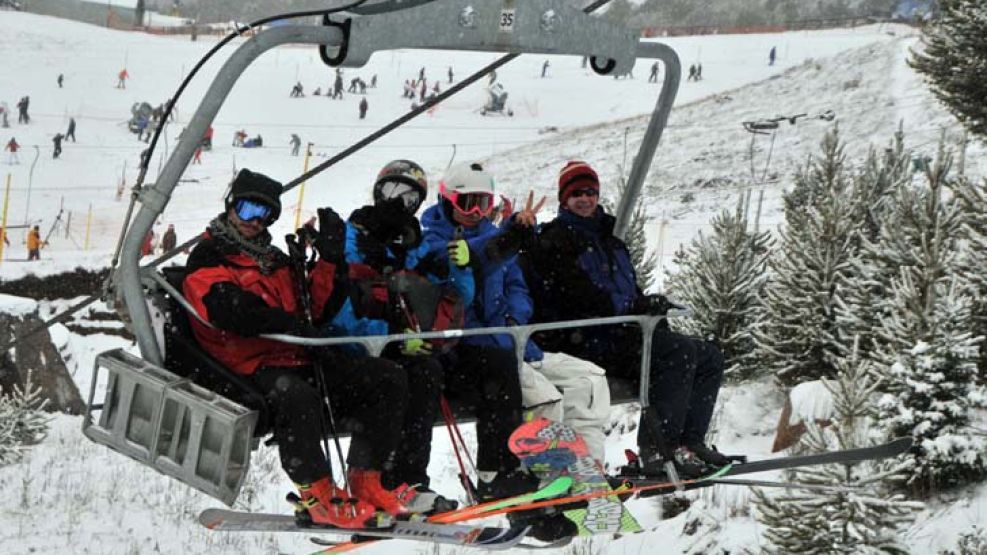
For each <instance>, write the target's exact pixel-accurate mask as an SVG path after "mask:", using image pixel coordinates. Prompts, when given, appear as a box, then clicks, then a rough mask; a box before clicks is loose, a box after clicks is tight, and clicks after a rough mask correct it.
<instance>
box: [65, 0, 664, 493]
mask: <svg viewBox="0 0 987 555" xmlns="http://www.w3.org/2000/svg"><path fill="white" fill-rule="evenodd" d="M352 11H353V12H355V13H354V14H351V17H347V18H345V19H339V18H338V17H329V16H328V15H327V16H326V19H325V22H324V24H323V25H321V26H320V25H312V24H308V25H282V26H276V27H272V28H269V29H266V30H263V31H260V32H258V33H256V35H255V36H253V37H252V38H250V39H249V40H247V41H246V42H244V43H243V44H242V45H241V46H240V47H239V48H238V49H237V50H236V51H235V52H234V53H233V54H232V55H231V56H230V57H229V58H228V59H227V61H226V62H225V63H224V65H223V67H222V68H221V69H220V71H219V72H218V73H217V75H216V77H215V79H214V80H213V82H212V84H211V85H210V87H209V89H208V90H207V91H206V94H205V96H204V97H203V99H202V102H201V103H200V105H199V107H198V109H197V110H196V112H195V114H194V115H193V116H192V118H191V120H190V121H189V123H188V126H187V127H186V132H185V133H184V134H183V135H182V137H181V139H180V140H179V141H178V143H177V145H176V146H175V148H174V150H173V151H172V153H171V156H170V157H169V158H168V161H167V162H166V163H165V165H164V167H163V169H162V170H161V172H160V174H159V175H158V177H157V181H156V182H155V183H154V184H149V185H147V186H145V187H143V188H142V189H140V190H139V193H138V196H137V201H138V202H139V203H140V208H139V210H138V211H137V212H136V215H135V216H134V219H133V221H132V222H131V223H130V225H129V226H128V228H127V230H126V234H125V236H124V238H123V242H122V247H121V249H120V264H119V266H118V267H117V268H116V270H115V272H114V274H113V276H112V281H111V283H110V286H109V287H108V291H107V296H108V297H109V298H108V299H107V300H108V301H109V302H111V303H113V304H114V306H115V307H116V309H117V311H118V312H119V313H120V316H121V318H122V319H123V321H124V322H125V323H127V325H128V327H129V328H130V330H131V331H132V332H133V334H134V336H135V338H136V340H137V345H138V347H139V349H140V354H141V356H140V357H135V356H133V355H130V354H128V353H126V352H124V351H122V350H119V349H118V350H113V351H108V352H105V353H102V354H100V355H99V356H98V357H97V359H96V369H95V372H94V374H93V381H92V386H91V388H90V393H89V398H88V406H87V410H86V413H85V415H84V419H83V432H84V434H85V435H86V436H87V437H89V438H90V439H91V440H93V441H95V442H97V443H100V444H102V445H106V446H108V447H110V448H112V449H114V450H117V451H119V452H121V453H123V454H126V455H127V456H130V457H131V458H133V459H135V460H137V461H139V462H141V463H143V464H146V465H148V466H150V467H152V468H154V469H155V470H158V471H159V472H162V473H164V474H167V475H169V476H171V477H173V478H175V479H177V480H179V481H181V482H183V483H185V484H187V485H189V486H192V487H194V488H197V489H199V490H201V491H203V492H205V493H207V494H208V495H211V496H213V497H215V498H217V499H219V500H220V501H223V502H224V503H227V504H232V503H233V501H234V500H235V499H236V497H237V495H238V494H239V491H240V488H241V486H242V484H243V480H244V478H245V476H246V473H247V470H248V467H249V462H250V450H251V448H252V447H253V446H255V445H256V444H257V439H258V436H260V435H262V434H263V433H264V432H265V431H266V429H267V426H268V423H267V422H268V420H267V414H266V407H265V405H264V401H263V399H262V396H259V393H258V392H257V391H253V390H252V388H251V387H250V385H249V382H247V381H245V380H240V379H238V376H237V375H236V374H234V373H232V372H231V371H229V370H228V369H226V368H224V367H223V366H222V365H220V364H218V363H217V362H216V361H215V360H213V359H211V358H210V357H209V356H208V355H206V354H205V353H204V352H202V350H201V349H199V348H198V346H197V344H196V343H195V341H194V339H193V338H192V336H191V334H190V333H189V330H188V318H189V317H193V316H195V315H194V314H190V313H189V311H188V310H186V305H187V301H184V299H183V298H182V297H181V293H180V291H181V287H180V284H181V279H182V278H183V276H184V273H183V270H182V269H181V268H173V269H168V268H164V269H162V268H158V267H157V264H158V263H159V262H160V261H157V262H154V263H151V264H150V265H148V266H144V267H141V266H140V248H141V244H142V242H143V239H144V237H145V235H146V234H147V232H148V230H150V229H151V227H152V226H153V224H154V222H155V220H156V219H157V218H158V216H159V215H160V214H161V213H162V212H163V210H164V209H165V207H166V206H167V204H168V202H169V200H170V198H171V195H172V192H173V191H174V189H175V187H176V185H177V183H178V182H179V179H180V178H181V176H182V174H183V173H184V172H185V169H186V168H187V166H188V165H189V163H190V162H191V160H192V157H193V155H194V154H195V151H196V149H197V148H199V147H200V145H201V138H202V137H203V134H204V133H205V131H206V129H207V128H208V127H209V126H210V125H211V124H212V123H213V120H214V118H215V117H216V114H217V113H218V111H219V109H220V108H221V106H222V105H223V102H224V100H225V99H226V97H227V95H228V93H229V92H230V90H231V89H232V87H233V85H234V84H235V83H236V81H237V79H238V78H239V77H240V75H241V74H243V72H244V71H245V70H246V68H247V67H248V66H249V65H250V64H251V63H253V62H254V61H255V60H256V59H257V58H258V57H259V56H260V55H261V54H263V53H264V52H266V51H268V50H270V49H272V48H275V47H277V46H280V45H283V44H311V45H318V46H319V47H320V52H321V53H322V54H323V58H324V59H325V60H326V61H327V62H328V63H330V64H331V65H336V66H344V67H360V66H362V65H364V64H365V63H366V62H367V61H368V60H369V59H370V56H371V55H372V54H373V53H375V52H379V51H383V50H393V49H403V48H418V49H435V50H467V51H482V52H500V53H509V54H524V53H533V54H555V55H558V54H567V55H571V56H573V57H583V56H589V57H590V66H591V67H592V69H593V70H594V72H595V73H597V74H598V75H603V76H607V75H620V74H623V73H626V72H627V71H628V70H629V69H630V68H631V67H633V64H634V62H635V60H636V59H637V58H638V57H644V58H651V59H659V60H661V61H662V62H663V63H664V64H665V67H666V68H667V78H666V79H665V80H664V83H663V85H662V88H661V92H660V95H659V97H658V101H657V105H656V107H655V109H654V111H653V113H652V116H651V120H650V122H649V124H648V127H647V130H646V131H645V134H644V137H643V139H642V143H641V147H640V150H639V153H638V155H637V156H636V157H635V159H634V160H635V161H634V165H633V167H632V169H631V172H630V175H629V177H628V181H627V186H626V189H625V193H624V195H623V197H622V198H621V200H620V203H619V206H618V208H617V210H616V217H617V226H616V229H615V233H616V234H617V235H618V236H623V234H624V232H625V230H626V228H627V222H628V216H629V214H630V210H631V208H632V206H633V205H634V202H635V199H636V197H637V196H638V194H639V193H640V191H641V188H642V184H643V181H644V177H645V175H646V174H647V172H648V169H649V168H650V166H651V162H652V160H653V158H654V155H655V151H656V149H657V146H658V142H659V140H660V138H661V134H662V131H663V130H664V128H665V124H666V122H667V119H668V114H669V111H670V110H671V107H672V104H673V102H674V100H675V95H676V92H677V91H678V86H679V82H680V79H681V64H680V62H679V59H678V56H677V55H676V54H675V52H674V51H673V50H672V49H671V48H670V47H668V46H667V45H664V44H661V43H657V42H641V41H640V40H639V38H638V36H637V34H636V33H635V32H634V31H632V30H629V29H623V28H620V27H617V26H615V25H613V24H612V23H610V22H608V21H606V20H604V19H602V18H592V17H589V16H588V15H587V14H586V13H584V12H582V11H580V10H578V9H576V8H574V7H573V6H571V5H570V2H569V1H568V0H527V1H525V2H514V1H512V0H505V1H503V2H493V1H490V2H474V1H471V0H412V1H410V2H402V1H401V0H392V1H390V2H378V3H372V4H367V5H366V6H365V7H362V8H358V9H354V10H352ZM421 29H429V32H427V33H423V32H421ZM504 94H505V95H506V93H504ZM505 100H506V97H505ZM135 108H137V106H135ZM658 320H659V318H656V317H650V316H623V317H613V318H602V319H592V320H583V321H577V322H561V323H552V324H539V325H531V326H519V327H515V328H489V329H487V330H450V331H446V332H431V333H425V334H413V335H417V336H419V337H424V338H430V337H439V336H443V337H454V336H462V335H476V334H481V333H505V334H510V335H513V336H514V337H515V343H516V346H517V348H518V350H519V352H520V351H523V347H524V344H525V343H526V339H527V337H528V336H529V335H530V334H531V333H533V332H534V331H537V330H542V329H557V328H559V327H577V326H583V325H604V324H606V325H613V324H618V323H619V324H624V325H626V324H628V323H631V324H637V325H640V326H641V327H642V331H643V337H644V339H643V345H642V376H641V383H640V388H639V389H638V391H637V396H636V398H637V399H638V400H640V402H641V403H642V406H646V405H647V391H648V373H647V372H646V371H644V370H646V368H647V367H648V365H649V359H650V352H651V349H650V342H651V332H652V331H653V330H654V327H655V326H656V325H657V324H658ZM436 334H439V335H436ZM443 334H444V335H443ZM268 337H271V338H274V339H278V340H282V341H287V342H292V343H296V344H303V345H316V344H318V345H326V344H339V343H340V342H341V341H350V342H361V343H363V344H364V345H368V346H374V349H371V352H378V353H379V352H380V349H382V348H383V346H384V344H385V343H386V342H389V341H394V340H401V339H404V338H406V337H408V335H396V336H387V337H377V338H359V339H357V338H351V339H346V338H343V339H338V338H337V339H315V338H298V337H290V336H282V335H274V336H268ZM522 358H523V357H520V356H519V357H518V360H519V361H520V360H521V359H522ZM217 392H218V393H217ZM631 399H633V396H632V397H631ZM620 400H621V395H620V394H619V393H617V394H615V395H614V401H615V402H618V401H620ZM625 400H630V399H625Z"/></svg>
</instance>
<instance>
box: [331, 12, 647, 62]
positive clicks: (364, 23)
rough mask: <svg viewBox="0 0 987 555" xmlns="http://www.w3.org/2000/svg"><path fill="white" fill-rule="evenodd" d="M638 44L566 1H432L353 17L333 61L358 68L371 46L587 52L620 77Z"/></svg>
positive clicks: (625, 32)
mask: <svg viewBox="0 0 987 555" xmlns="http://www.w3.org/2000/svg"><path fill="white" fill-rule="evenodd" d="M373 8H374V6H370V7H368V8H367V9H373ZM335 23H337V24H339V23H338V22H335ZM422 29H428V32H422ZM637 43H638V36H637V34H636V33H635V32H634V31H633V30H631V29H627V28H624V27H620V26H618V25H614V24H612V23H610V22H609V21H606V20H604V19H601V18H596V17H590V16H589V14H587V13H585V12H583V11H582V10H579V9H577V8H575V7H574V6H572V5H571V4H570V2H568V0H497V1H495V0H483V1H477V0H431V1H428V2H424V3H420V4H416V9H414V10H409V9H400V10H398V11H387V12H384V13H379V14H377V15H374V16H373V17H357V18H354V19H353V20H352V22H351V29H350V33H349V38H348V40H347V42H346V46H345V48H346V53H345V57H344V58H343V59H342V60H340V61H339V63H340V65H342V66H344V67H361V66H363V65H365V64H366V63H367V62H368V61H369V60H370V57H371V56H372V55H373V54H374V53H375V52H378V51H382V50H395V49H400V48H420V49H429V50H473V51H481V52H506V53H518V54H520V53H525V54H573V55H584V56H593V57H594V58H595V59H596V60H597V61H596V62H595V63H594V68H595V69H596V70H597V71H598V72H600V73H604V74H617V75H620V74H622V73H627V72H628V71H630V69H631V68H633V67H634V61H635V59H636V53H637ZM611 61H612V63H611Z"/></svg>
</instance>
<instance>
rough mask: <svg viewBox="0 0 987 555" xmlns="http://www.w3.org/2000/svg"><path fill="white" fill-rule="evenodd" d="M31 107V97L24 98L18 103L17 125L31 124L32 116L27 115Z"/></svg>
mask: <svg viewBox="0 0 987 555" xmlns="http://www.w3.org/2000/svg"><path fill="white" fill-rule="evenodd" d="M30 105H31V97H30V96H24V97H23V98H21V99H20V100H19V101H18V102H17V123H31V116H30V115H28V113H27V109H28V107H30Z"/></svg>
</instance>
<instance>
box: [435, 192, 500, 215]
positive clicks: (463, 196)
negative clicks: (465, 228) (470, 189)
mask: <svg viewBox="0 0 987 555" xmlns="http://www.w3.org/2000/svg"><path fill="white" fill-rule="evenodd" d="M443 194H444V195H445V197H446V198H447V199H448V200H449V202H450V203H452V207H453V208H454V209H455V210H456V212H459V213H460V214H463V215H465V216H470V215H472V214H476V215H478V216H482V217H484V218H486V217H487V216H489V215H490V214H491V213H493V211H494V208H495V206H494V196H493V194H492V193H483V192H478V193H460V192H457V191H446V192H445V193H443Z"/></svg>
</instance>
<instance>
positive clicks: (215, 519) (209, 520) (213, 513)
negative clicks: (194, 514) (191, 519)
mask: <svg viewBox="0 0 987 555" xmlns="http://www.w3.org/2000/svg"><path fill="white" fill-rule="evenodd" d="M222 514H223V513H222V509H206V510H204V511H202V512H201V513H199V524H201V525H203V526H205V527H206V528H208V529H210V530H213V529H215V528H216V527H217V526H219V525H220V524H222V523H223V516H222Z"/></svg>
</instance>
